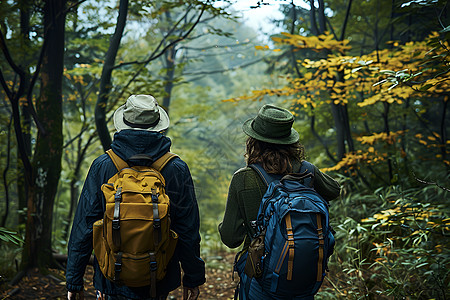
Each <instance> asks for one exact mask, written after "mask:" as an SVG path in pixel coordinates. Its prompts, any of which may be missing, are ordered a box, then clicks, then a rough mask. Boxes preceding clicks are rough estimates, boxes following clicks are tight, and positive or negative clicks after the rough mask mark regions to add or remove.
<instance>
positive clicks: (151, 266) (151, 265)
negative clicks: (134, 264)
mask: <svg viewBox="0 0 450 300" xmlns="http://www.w3.org/2000/svg"><path fill="white" fill-rule="evenodd" d="M156 270H157V264H156V261H151V262H150V271H152V272H156Z"/></svg>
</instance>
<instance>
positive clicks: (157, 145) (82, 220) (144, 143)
mask: <svg viewBox="0 0 450 300" xmlns="http://www.w3.org/2000/svg"><path fill="white" fill-rule="evenodd" d="M170 146H171V141H170V139H169V138H168V137H166V136H164V135H162V134H160V133H157V132H150V131H144V130H122V131H120V132H118V133H116V134H115V135H114V141H113V143H112V144H111V148H112V149H113V151H114V152H115V153H116V154H117V155H118V156H120V157H121V158H122V159H124V160H125V161H127V158H129V157H131V156H133V155H135V154H147V155H150V156H151V157H153V158H154V160H156V159H158V158H159V157H161V156H162V155H163V154H165V153H166V152H167V151H169V150H170ZM138 164H139V165H145V164H149V162H148V161H147V162H145V161H142V162H139V163H136V165H138ZM115 173H117V169H116V167H115V166H114V164H113V162H112V160H111V159H110V158H109V156H108V155H107V154H106V153H105V154H103V155H101V156H99V157H98V158H97V159H95V160H94V162H93V163H92V165H91V167H90V169H89V173H88V175H87V177H86V181H85V183H84V186H83V190H82V192H81V195H80V199H79V202H78V207H77V211H76V213H75V218H74V221H73V225H72V232H71V234H70V239H69V245H68V260H67V269H66V286H67V289H68V290H69V291H80V290H82V289H83V276H84V272H85V268H86V265H87V263H88V261H89V257H90V256H91V254H92V248H93V245H92V239H93V238H92V225H93V223H94V222H95V221H97V220H99V219H101V218H103V213H104V211H105V199H104V196H103V193H102V191H101V186H102V184H103V183H106V182H107V181H108V179H109V178H111V177H112V176H113V175H114V174H115ZM161 174H162V175H163V176H164V179H165V180H166V193H167V195H168V196H169V198H170V201H171V206H170V207H171V211H170V216H171V228H172V229H173V230H174V231H175V232H176V233H177V234H178V236H179V239H178V243H177V248H176V250H175V254H174V256H173V258H172V260H171V261H170V263H169V266H168V268H167V275H166V277H165V279H164V280H162V281H161V282H159V283H158V286H157V292H158V294H168V293H169V292H170V291H172V290H174V289H176V288H177V287H179V286H180V284H181V270H180V263H181V267H182V268H183V271H184V276H183V285H184V286H186V287H196V286H200V285H202V284H203V283H204V282H205V263H204V261H203V260H202V259H201V258H200V233H199V227H200V221H199V220H200V218H199V211H198V205H197V199H196V197H195V192H194V184H193V182H192V177H191V174H190V172H189V168H188V166H187V164H186V163H185V162H184V161H183V160H181V159H180V158H175V159H172V160H171V161H170V162H169V163H168V164H167V165H166V166H165V167H164V168H163V169H162V170H161ZM94 271H95V274H94V286H95V288H96V289H97V290H100V291H102V292H103V293H105V294H108V295H122V296H125V297H128V298H132V299H139V298H148V297H149V288H148V287H143V288H129V287H126V286H118V285H116V284H114V283H113V282H111V281H109V280H108V279H106V278H105V277H104V276H103V274H102V273H101V271H100V268H99V266H98V263H97V260H96V259H94Z"/></svg>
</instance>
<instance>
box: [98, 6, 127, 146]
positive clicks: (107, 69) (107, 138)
mask: <svg viewBox="0 0 450 300" xmlns="http://www.w3.org/2000/svg"><path fill="white" fill-rule="evenodd" d="M127 14H128V0H120V4H119V16H118V17H117V25H116V29H115V31H114V35H113V36H112V37H111V41H110V43H109V48H108V52H107V53H106V58H105V63H104V65H103V70H102V77H101V79H100V90H99V93H98V98H97V104H96V106H95V124H96V126H97V132H98V135H99V137H100V141H101V143H102V146H103V150H105V151H106V150H108V149H109V148H111V142H112V140H111V135H110V134H109V130H108V124H106V106H107V104H108V100H109V97H110V93H111V88H112V81H111V77H112V71H113V68H114V63H115V61H116V55H117V51H118V50H119V46H120V41H121V39H122V36H123V31H124V29H125V24H126V22H127Z"/></svg>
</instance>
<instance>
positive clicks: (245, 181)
mask: <svg viewBox="0 0 450 300" xmlns="http://www.w3.org/2000/svg"><path fill="white" fill-rule="evenodd" d="M314 169H315V170H314V174H315V176H314V189H315V190H316V191H317V192H318V193H319V194H320V195H321V196H322V197H323V198H324V199H325V200H327V201H330V200H333V199H335V198H337V197H338V196H339V194H340V185H339V183H338V182H337V181H336V180H334V179H333V178H331V177H330V176H328V175H326V174H324V173H322V172H321V171H320V170H319V169H318V168H317V167H316V166H314ZM294 170H300V164H298V166H297V167H296V166H295V165H294ZM266 189H267V187H266V186H265V184H264V182H263V181H262V179H261V178H260V176H259V175H258V174H257V173H256V172H255V171H254V170H253V169H251V168H249V167H245V168H242V169H239V170H237V171H236V173H234V175H233V178H232V179H231V183H230V187H229V191H228V199H227V205H226V208H225V213H224V216H223V221H222V222H221V223H220V224H219V232H220V237H221V239H222V242H223V243H224V244H225V245H226V246H227V247H229V248H236V247H239V246H240V245H241V244H242V242H244V246H243V249H247V248H248V246H249V244H250V241H251V237H252V235H253V234H254V230H253V228H252V227H251V226H250V222H251V221H254V220H256V217H257V214H258V210H259V205H260V203H261V200H262V197H263V195H264V193H265V191H266Z"/></svg>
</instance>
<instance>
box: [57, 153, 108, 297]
mask: <svg viewBox="0 0 450 300" xmlns="http://www.w3.org/2000/svg"><path fill="white" fill-rule="evenodd" d="M99 175H100V174H99V167H98V164H96V161H94V163H93V164H92V165H91V168H90V169H89V172H88V175H87V177H86V180H85V182H84V185H83V189H82V192H81V195H80V199H79V201H78V206H77V210H76V212H75V217H74V220H73V225H72V231H71V233H70V239H69V244H68V258H67V267H66V287H67V289H68V290H69V291H72V292H75V291H81V290H82V289H83V276H84V272H85V269H86V265H87V264H88V262H89V258H90V256H91V254H92V248H93V245H92V224H93V223H94V222H95V221H96V220H98V219H101V218H102V215H103V210H102V196H101V194H100V193H101V190H100V187H101V182H100V180H101V179H100V176H99ZM99 192H100V193H99Z"/></svg>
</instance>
